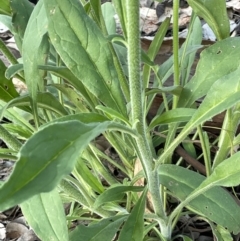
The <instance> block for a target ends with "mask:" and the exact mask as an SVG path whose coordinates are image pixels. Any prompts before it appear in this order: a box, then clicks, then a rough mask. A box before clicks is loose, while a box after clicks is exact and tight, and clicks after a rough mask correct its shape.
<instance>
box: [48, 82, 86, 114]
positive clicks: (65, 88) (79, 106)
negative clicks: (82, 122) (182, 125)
mask: <svg viewBox="0 0 240 241" xmlns="http://www.w3.org/2000/svg"><path fill="white" fill-rule="evenodd" d="M50 86H54V87H55V88H57V89H58V90H60V91H61V92H62V93H63V94H64V95H65V96H66V97H67V99H68V100H69V101H70V105H71V107H72V108H74V109H76V111H77V112H78V111H80V112H88V111H89V110H88V106H87V104H86V102H85V101H84V99H83V98H82V96H81V95H80V94H79V93H78V92H77V91H76V90H74V89H73V88H72V86H69V85H66V84H65V85H64V84H51V85H50ZM72 104H73V105H72Z"/></svg>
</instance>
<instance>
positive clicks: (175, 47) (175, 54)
mask: <svg viewBox="0 0 240 241" xmlns="http://www.w3.org/2000/svg"><path fill="white" fill-rule="evenodd" d="M178 10H179V0H174V1H173V59H174V85H180V79H179V59H178V49H179V39H178ZM177 101H178V96H176V95H174V96H173V109H174V108H176V107H177Z"/></svg>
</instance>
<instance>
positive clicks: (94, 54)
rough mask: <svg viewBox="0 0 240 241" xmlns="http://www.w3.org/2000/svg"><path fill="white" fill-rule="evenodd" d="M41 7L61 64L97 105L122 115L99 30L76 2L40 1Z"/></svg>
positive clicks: (105, 43)
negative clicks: (43, 5) (42, 5)
mask: <svg viewBox="0 0 240 241" xmlns="http://www.w3.org/2000/svg"><path fill="white" fill-rule="evenodd" d="M44 4H45V7H46V12H47V17H48V20H49V28H48V32H49V36H50V39H51V41H52V44H53V45H54V47H55V48H56V50H57V52H58V53H59V55H60V56H61V58H62V60H63V62H64V63H65V64H66V66H67V67H68V68H69V69H70V70H71V72H72V73H73V74H74V75H75V76H76V77H77V78H78V79H79V80H81V81H82V83H83V84H84V85H85V87H86V88H87V89H88V90H89V91H90V92H91V93H92V94H93V95H95V96H96V97H97V98H98V99H99V100H100V101H101V102H103V103H104V104H105V105H106V106H108V107H110V108H112V109H116V110H117V111H119V112H120V113H122V114H123V115H126V102H125V100H124V97H123V93H122V91H121V87H120V85H119V81H118V75H117V71H116V69H115V66H114V61H113V56H112V53H111V50H110V47H109V43H108V40H107V39H106V38H105V37H104V36H103V34H102V33H101V30H100V29H99V28H98V26H97V25H96V24H95V23H94V22H93V20H92V19H91V18H90V17H89V16H88V15H87V14H86V12H85V10H84V8H83V6H82V5H81V3H80V2H79V1H78V0H44ZM69 12H72V14H69ZM76 22H78V24H77V25H76ZM96 39H97V41H96ZM76 46H77V48H76Z"/></svg>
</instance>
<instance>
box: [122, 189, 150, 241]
mask: <svg viewBox="0 0 240 241" xmlns="http://www.w3.org/2000/svg"><path fill="white" fill-rule="evenodd" d="M146 195H147V188H146V189H145V190H144V192H143V194H142V195H141V197H140V198H139V200H138V201H137V203H136V205H135V206H134V207H133V210H132V211H131V213H130V215H129V217H128V219H127V221H126V222H125V223H124V225H123V228H122V230H121V232H120V234H119V239H118V241H126V240H128V241H136V240H143V231H144V218H143V215H144V211H145V208H146Z"/></svg>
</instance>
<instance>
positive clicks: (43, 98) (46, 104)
mask: <svg viewBox="0 0 240 241" xmlns="http://www.w3.org/2000/svg"><path fill="white" fill-rule="evenodd" d="M29 105H30V97H29V96H27V95H26V96H20V97H18V98H15V99H13V100H11V101H9V102H8V103H7V104H6V105H5V106H4V107H3V108H2V109H1V110H0V119H1V118H2V117H3V115H4V111H5V110H6V109H7V108H10V107H13V106H18V107H19V106H29ZM37 105H38V107H40V108H43V109H46V110H50V111H53V112H55V113H57V114H59V115H67V114H68V112H67V111H66V110H65V109H64V107H63V106H62V105H61V104H60V102H59V101H58V100H57V98H55V97H54V96H53V95H52V94H50V93H49V92H45V93H38V94H37Z"/></svg>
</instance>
